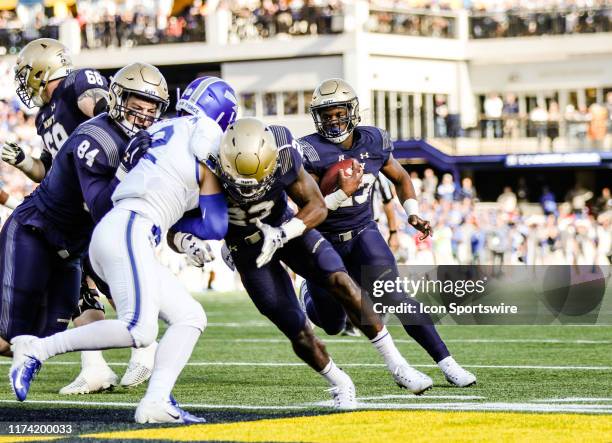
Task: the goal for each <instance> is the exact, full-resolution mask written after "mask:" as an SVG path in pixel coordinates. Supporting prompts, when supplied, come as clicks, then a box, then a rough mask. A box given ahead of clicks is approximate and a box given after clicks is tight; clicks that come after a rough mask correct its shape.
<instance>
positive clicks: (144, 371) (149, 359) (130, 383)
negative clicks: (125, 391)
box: [121, 342, 157, 388]
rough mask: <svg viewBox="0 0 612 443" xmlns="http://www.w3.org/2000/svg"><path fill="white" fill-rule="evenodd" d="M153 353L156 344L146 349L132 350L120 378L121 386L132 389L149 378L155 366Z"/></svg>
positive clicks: (155, 349)
mask: <svg viewBox="0 0 612 443" xmlns="http://www.w3.org/2000/svg"><path fill="white" fill-rule="evenodd" d="M155 351H157V342H153V343H151V344H150V345H149V346H147V347H146V348H139V349H132V357H131V358H130V362H129V363H128V367H127V369H126V371H125V374H123V377H122V378H121V386H123V387H124V388H133V387H135V386H138V385H140V384H142V383H144V382H146V381H147V380H148V379H149V378H151V374H152V373H153V365H154V364H155Z"/></svg>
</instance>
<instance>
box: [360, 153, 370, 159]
mask: <svg viewBox="0 0 612 443" xmlns="http://www.w3.org/2000/svg"><path fill="white" fill-rule="evenodd" d="M359 158H360V159H362V160H363V159H364V158H370V153H369V152H362V153H361V154H359Z"/></svg>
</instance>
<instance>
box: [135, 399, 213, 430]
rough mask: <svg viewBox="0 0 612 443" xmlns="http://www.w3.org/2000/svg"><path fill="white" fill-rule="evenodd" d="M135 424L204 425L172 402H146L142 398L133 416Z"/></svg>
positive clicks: (202, 420) (202, 419)
mask: <svg viewBox="0 0 612 443" xmlns="http://www.w3.org/2000/svg"><path fill="white" fill-rule="evenodd" d="M134 420H136V423H185V424H187V423H206V420H205V419H204V418H201V417H196V416H195V415H193V414H190V413H189V412H187V411H184V410H183V409H181V408H180V407H179V405H178V403H176V401H172V400H170V399H169V400H166V401H161V400H147V399H145V398H143V399H142V400H141V401H140V403H139V404H138V407H137V408H136V414H135V415H134Z"/></svg>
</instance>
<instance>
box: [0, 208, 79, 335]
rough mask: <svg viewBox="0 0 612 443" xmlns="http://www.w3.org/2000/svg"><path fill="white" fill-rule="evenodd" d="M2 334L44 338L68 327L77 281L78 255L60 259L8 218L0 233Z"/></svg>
mask: <svg viewBox="0 0 612 443" xmlns="http://www.w3.org/2000/svg"><path fill="white" fill-rule="evenodd" d="M0 280H1V281H2V285H1V286H0V337H2V338H4V339H5V340H11V339H12V338H13V337H15V336H17V335H22V334H31V335H36V336H38V337H46V336H49V335H52V334H55V333H56V332H60V331H63V330H65V329H66V328H67V327H68V322H69V321H70V317H71V315H72V313H73V312H74V309H75V308H76V306H77V303H78V299H79V288H80V284H81V263H80V259H78V258H75V259H67V260H64V259H62V258H61V257H60V256H59V255H58V254H57V251H56V249H54V248H52V247H51V246H50V245H49V244H48V243H47V241H46V240H45V239H44V238H43V236H42V234H41V233H39V232H34V231H33V230H32V228H31V227H28V226H23V225H21V224H20V223H19V222H18V221H17V220H16V219H15V218H13V217H12V216H11V217H9V219H8V220H7V222H6V223H5V224H4V226H3V228H2V232H0Z"/></svg>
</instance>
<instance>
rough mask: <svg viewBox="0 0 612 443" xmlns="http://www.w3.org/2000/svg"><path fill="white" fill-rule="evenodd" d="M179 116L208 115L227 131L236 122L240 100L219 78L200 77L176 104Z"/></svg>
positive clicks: (190, 84) (189, 86) (190, 85)
mask: <svg viewBox="0 0 612 443" xmlns="http://www.w3.org/2000/svg"><path fill="white" fill-rule="evenodd" d="M176 111H177V114H178V115H179V116H181V115H184V114H185V113H186V114H191V115H195V116H202V115H206V116H208V117H210V118H212V119H213V120H214V121H216V122H217V123H218V124H219V126H220V127H221V129H222V130H223V131H225V129H226V128H227V127H228V126H229V125H231V124H232V123H234V121H236V114H237V113H238V100H237V99H236V93H235V92H234V89H233V88H232V87H231V86H230V85H228V84H227V83H226V82H225V81H223V80H221V79H220V78H218V77H200V78H196V79H195V80H194V81H192V82H191V83H189V85H188V86H187V89H185V91H184V92H183V94H181V98H180V99H179V101H178V103H177V104H176Z"/></svg>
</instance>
